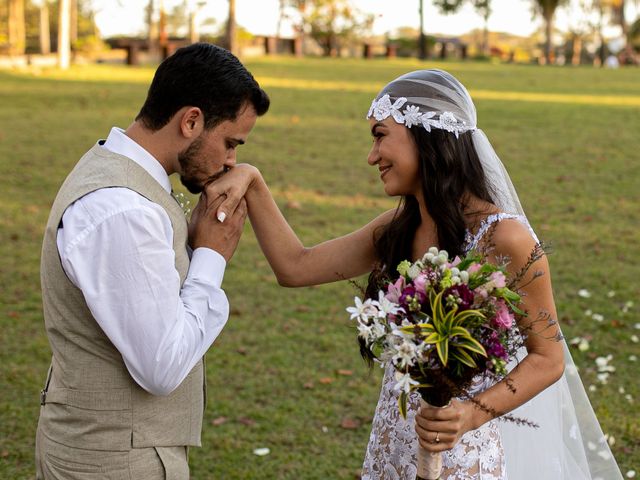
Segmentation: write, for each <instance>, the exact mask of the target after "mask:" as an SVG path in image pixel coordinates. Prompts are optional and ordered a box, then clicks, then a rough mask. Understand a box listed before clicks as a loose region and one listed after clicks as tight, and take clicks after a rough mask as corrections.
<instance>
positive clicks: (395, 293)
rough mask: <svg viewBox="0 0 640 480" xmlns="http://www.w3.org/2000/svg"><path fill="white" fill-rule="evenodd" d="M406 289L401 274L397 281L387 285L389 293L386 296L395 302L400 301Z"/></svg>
mask: <svg viewBox="0 0 640 480" xmlns="http://www.w3.org/2000/svg"><path fill="white" fill-rule="evenodd" d="M402 290H404V277H403V276H402V275H400V277H399V278H398V280H396V283H390V284H389V286H388V287H387V294H386V295H385V298H386V299H387V300H389V301H390V302H393V303H400V295H402Z"/></svg>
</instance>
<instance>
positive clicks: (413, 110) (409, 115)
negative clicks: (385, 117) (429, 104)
mask: <svg viewBox="0 0 640 480" xmlns="http://www.w3.org/2000/svg"><path fill="white" fill-rule="evenodd" d="M402 113H404V124H405V125H406V126H407V127H409V128H411V127H412V126H414V125H418V124H419V123H421V122H420V117H421V116H422V114H421V113H420V108H419V107H417V106H416V105H409V106H408V107H407V108H405V109H404V112H402Z"/></svg>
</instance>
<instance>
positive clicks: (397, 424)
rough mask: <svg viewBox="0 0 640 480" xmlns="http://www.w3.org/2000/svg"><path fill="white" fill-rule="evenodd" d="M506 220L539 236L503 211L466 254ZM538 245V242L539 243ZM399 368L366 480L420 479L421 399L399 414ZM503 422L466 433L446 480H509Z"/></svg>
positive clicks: (448, 461)
mask: <svg viewBox="0 0 640 480" xmlns="http://www.w3.org/2000/svg"><path fill="white" fill-rule="evenodd" d="M505 218H509V219H517V220H519V221H521V222H522V223H523V224H525V225H526V226H527V227H528V228H529V231H530V232H531V234H532V235H533V237H534V238H536V237H535V234H534V233H533V230H531V227H530V226H529V223H528V222H527V220H526V218H525V217H523V216H519V215H511V214H506V213H498V214H495V215H490V216H489V217H487V218H486V219H485V220H484V221H483V222H482V224H481V226H480V228H479V229H478V232H477V233H476V234H475V235H470V234H467V238H466V242H465V250H466V251H469V250H471V249H473V248H475V247H476V246H477V244H478V242H479V240H480V239H481V238H482V236H483V235H484V234H485V233H486V232H487V230H488V229H489V227H490V226H491V225H492V224H493V223H495V222H499V221H500V220H503V219H505ZM536 241H537V239H536ZM395 383H396V382H395V378H394V368H393V366H392V365H390V364H389V365H387V366H386V368H385V373H384V378H383V380H382V391H381V392H380V399H379V400H378V406H377V407H376V412H375V416H374V418H373V423H372V427H371V436H370V437H369V444H368V446H367V452H366V455H365V459H364V465H363V468H362V477H361V478H362V480H414V479H415V478H416V472H417V469H416V458H417V453H418V438H417V434H416V432H415V428H414V423H415V422H414V420H415V416H416V412H417V411H418V408H419V406H420V395H419V394H418V393H417V392H412V394H411V395H410V396H409V402H408V405H407V419H406V420H405V419H403V418H402V416H401V415H400V412H399V411H398V392H397V391H395V390H394V389H393V386H394V385H395ZM491 385H492V384H491V382H489V381H486V380H485V381H483V379H481V378H479V377H477V378H476V379H475V381H474V383H473V384H472V386H471V388H470V389H469V393H470V394H471V395H475V394H476V393H479V392H482V391H484V390H486V389H487V388H489V387H491ZM497 422H498V420H492V421H490V422H487V423H485V424H484V425H482V426H481V427H480V428H478V429H476V430H472V431H469V432H467V433H465V434H464V435H463V436H462V438H461V439H460V441H459V442H458V444H457V445H456V446H455V447H454V448H453V449H451V450H448V451H446V452H444V454H443V459H442V460H443V462H442V463H443V467H444V469H443V472H442V475H441V480H506V479H507V473H506V467H505V459H504V450H503V448H502V442H501V439H500V431H499V428H498V423H497Z"/></svg>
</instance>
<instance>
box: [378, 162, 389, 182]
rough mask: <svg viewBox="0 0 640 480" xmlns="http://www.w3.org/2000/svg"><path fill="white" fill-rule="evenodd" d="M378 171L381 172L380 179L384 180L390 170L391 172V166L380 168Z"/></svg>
mask: <svg viewBox="0 0 640 480" xmlns="http://www.w3.org/2000/svg"><path fill="white" fill-rule="evenodd" d="M378 170H380V179H383V178H384V176H385V175H386V174H387V172H388V171H389V170H391V165H387V166H384V167H383V166H379V167H378Z"/></svg>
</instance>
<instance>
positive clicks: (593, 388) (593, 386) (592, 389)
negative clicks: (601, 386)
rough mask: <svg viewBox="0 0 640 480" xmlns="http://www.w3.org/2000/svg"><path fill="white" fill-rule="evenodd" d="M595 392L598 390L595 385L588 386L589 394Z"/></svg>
mask: <svg viewBox="0 0 640 480" xmlns="http://www.w3.org/2000/svg"><path fill="white" fill-rule="evenodd" d="M596 390H598V387H596V386H595V385H589V391H590V392H595V391H596Z"/></svg>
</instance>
